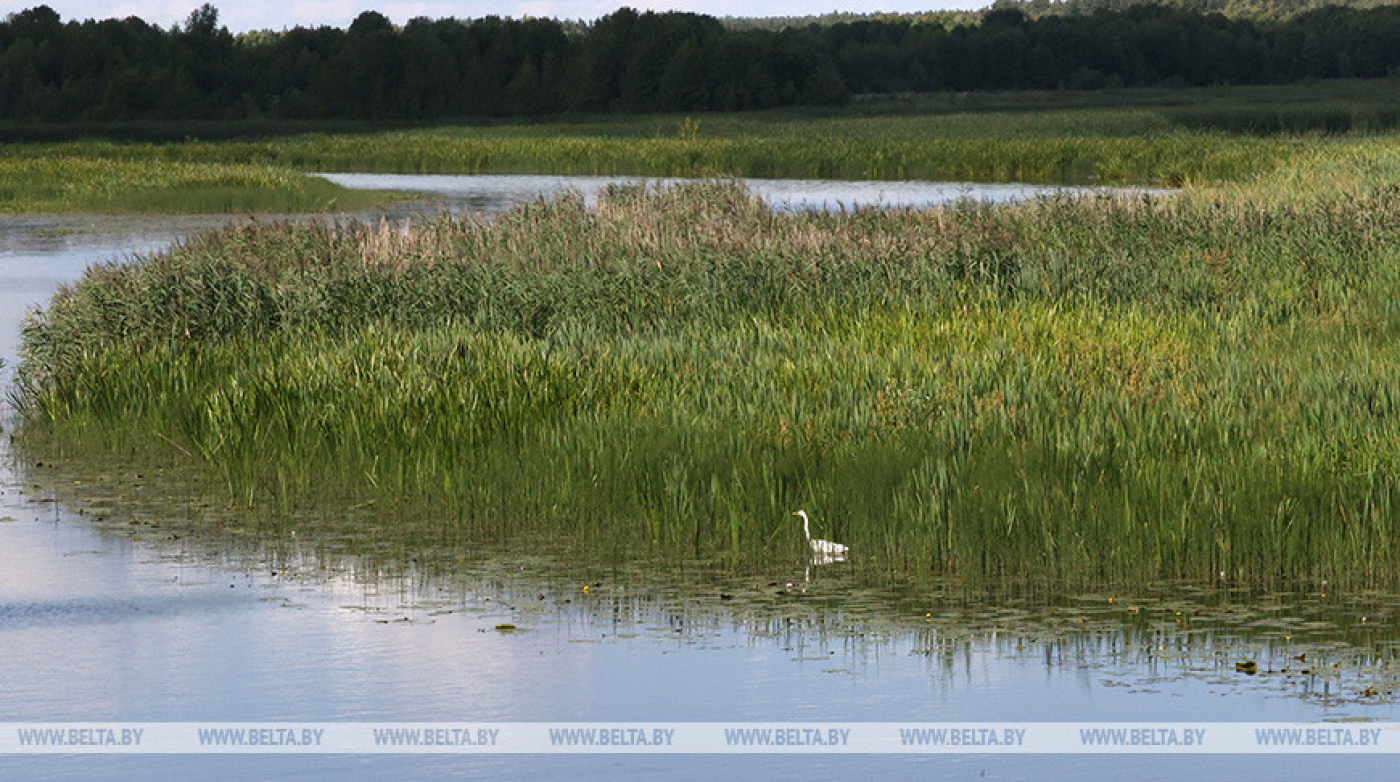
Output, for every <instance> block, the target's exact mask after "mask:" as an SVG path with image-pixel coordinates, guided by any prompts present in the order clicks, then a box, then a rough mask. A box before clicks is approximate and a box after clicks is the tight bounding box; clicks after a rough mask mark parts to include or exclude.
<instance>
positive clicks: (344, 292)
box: [20, 140, 1400, 586]
mask: <svg viewBox="0 0 1400 782" xmlns="http://www.w3.org/2000/svg"><path fill="white" fill-rule="evenodd" d="M1397 171H1400V154H1397V150H1396V149H1395V145H1394V143H1393V142H1388V141H1381V140H1376V141H1374V142H1373V143H1371V144H1368V145H1320V146H1318V147H1316V148H1312V150H1311V152H1309V153H1308V154H1301V153H1300V154H1299V155H1298V156H1297V157H1296V158H1295V160H1294V162H1293V165H1292V166H1291V167H1290V168H1287V169H1282V170H1276V171H1272V172H1268V173H1264V174H1260V175H1258V176H1257V177H1256V178H1255V179H1254V180H1253V181H1251V182H1247V183H1243V184H1238V185H1229V186H1220V187H1213V188H1192V189H1188V190H1187V191H1186V192H1185V193H1183V194H1182V195H1180V196H1178V197H1175V198H1168V199H1118V198H1095V199H1086V200H1053V201H1045V202H1037V203H1031V204H1026V205H1023V206H1020V207H1016V208H1009V209H1008V208H987V207H981V206H977V205H971V204H968V205H961V206H959V207H956V208H949V209H941V210H932V211H924V212H913V211H911V212H884V211H875V210H868V211H857V212H854V213H847V214H838V215H820V214H797V215H793V214H781V213H775V212H772V211H770V210H769V209H767V208H766V206H764V205H763V204H762V203H761V202H759V201H758V200H756V199H755V198H753V197H751V196H750V195H748V194H747V193H745V192H744V191H742V190H741V189H739V188H737V187H734V186H730V185H726V184H723V183H706V184H699V185H695V186H690V187H682V188H677V189H673V190H669V191H665V192H655V191H650V190H646V189H638V188H615V189H613V190H611V191H608V192H606V193H604V194H603V195H602V196H601V197H600V199H599V202H598V204H597V206H596V208H595V209H589V208H587V207H586V206H585V205H584V203H583V201H582V199H580V198H577V197H571V198H564V199H561V200H559V201H555V202H550V203H544V202H541V203H536V204H532V205H529V206H526V207H523V208H520V209H518V210H516V211H514V212H511V213H509V214H507V215H504V216H502V217H500V218H498V219H496V220H495V221H492V222H489V223H483V222H473V221H460V222H459V221H453V220H448V219H440V220H437V221H430V222H426V223H423V224H420V225H417V226H414V227H411V228H410V229H408V230H399V229H396V228H393V227H390V226H387V225H380V226H375V225H359V224H357V225H351V226H344V227H341V228H333V227H327V226H324V225H320V226H316V225H290V224H284V225H272V226H266V225H265V226H252V227H240V228H234V229H229V230H226V231H224V232H221V233H217V234H213V235H209V236H205V237H201V238H198V239H194V240H191V241H189V242H187V243H185V244H184V245H182V246H180V247H178V248H176V249H174V250H172V251H170V252H167V253H162V254H159V255H155V256H151V257H148V258H143V259H139V260H137V261H135V262H128V263H122V264H112V265H107V266H102V267H96V268H94V269H92V270H91V271H89V273H88V274H87V275H86V277H85V278H84V279H83V280H82V281H81V282H80V283H78V284H77V285H75V286H72V287H70V288H67V289H65V290H63V291H61V292H60V293H59V294H58V295H57V296H56V297H55V298H54V300H53V302H52V303H51V305H50V307H49V308H48V309H47V310H46V311H45V312H43V313H41V314H39V315H37V316H36V317H35V318H34V319H32V320H31V321H30V322H29V323H28V325H27V326H26V329H25V335H24V339H25V348H24V361H23V363H22V366H21V370H20V382H21V394H20V395H21V399H20V401H21V403H22V409H23V412H24V415H25V418H26V430H27V431H29V432H30V433H31V434H30V435H28V437H29V438H30V442H40V441H43V442H46V443H48V445H47V446H46V447H50V448H57V449H59V450H66V451H67V452H69V453H80V452H83V451H87V450H98V451H102V452H106V453H116V452H120V453H125V454H128V455H130V457H131V458H132V459H136V460H143V459H144V460H150V461H153V462H155V461H161V460H165V461H168V460H170V459H175V460H177V461H180V462H183V463H187V464H191V465H195V466H196V467H197V469H201V470H206V471H212V473H213V474H215V475H217V476H218V479H219V482H220V483H221V485H222V486H223V489H222V492H223V493H224V496H225V497H226V498H228V499H230V500H233V501H235V502H238V503H240V504H244V505H247V506H253V507H259V508H264V509H273V510H276V509H280V511H277V512H288V513H290V512H296V511H297V510H298V509H305V508H307V507H319V508H325V509H334V508H336V507H351V506H356V507H361V508H363V507H374V508H377V509H379V511H380V512H381V514H382V515H381V516H380V518H381V519H383V520H385V521H384V523H386V524H387V523H390V522H389V521H388V520H390V519H406V518H412V519H416V520H417V521H415V522H414V524H415V525H416V526H414V527H413V528H414V529H420V530H421V529H427V528H435V529H438V530H446V531H450V532H451V535H452V537H453V539H454V540H458V541H466V542H469V541H472V540H492V541H500V540H528V539H531V538H534V539H539V538H548V539H551V540H554V541H556V542H558V543H560V544H562V545H565V546H568V547H572V548H575V549H577V550H579V551H584V552H591V553H592V554H593V555H594V556H598V557H602V558H613V559H615V558H618V557H638V556H648V557H656V556H660V557H669V558H676V559H683V558H700V559H705V560H710V561H719V562H722V563H725V564H726V566H730V567H734V568H740V569H743V568H761V567H763V566H764V563H773V562H791V561H792V560H793V559H794V558H797V559H799V560H800V558H801V557H802V556H803V552H804V549H803V547H802V545H803V544H802V540H801V535H800V531H799V530H798V527H796V526H795V525H794V524H793V522H792V520H791V517H790V516H789V515H788V514H789V513H790V511H791V510H792V509H794V508H796V507H804V508H806V509H807V510H809V511H811V512H812V513H813V518H814V522H815V525H814V526H815V527H816V529H814V530H813V532H814V534H819V535H820V536H821V537H825V538H828V539H834V540H838V541H840V542H842V543H846V544H849V545H850V546H851V547H852V551H853V552H855V554H856V557H855V561H854V562H852V563H851V565H850V566H851V567H853V568H855V569H856V570H858V571H859V572H861V573H862V574H864V576H867V577H870V578H872V579H876V580H882V579H883V580H905V579H911V578H912V579H918V578H921V577H947V576H956V577H961V578H967V579H971V580H974V581H978V580H980V581H984V582H985V581H988V580H1015V579H1035V580H1038V581H1041V582H1044V583H1054V584H1061V585H1065V584H1077V583H1102V582H1104V581H1110V582H1112V581H1122V582H1130V581H1135V582H1145V581H1152V580H1158V579H1163V578H1185V579H1193V580H1218V579H1219V578H1221V574H1224V577H1225V578H1226V579H1228V580H1229V581H1231V582H1236V583H1238V582H1248V583H1263V582H1269V583H1276V584H1284V583H1297V582H1298V581H1299V580H1309V579H1329V580H1332V581H1333V582H1334V583H1338V584H1341V583H1351V584H1386V585H1391V586H1393V585H1394V581H1395V577H1396V574H1397V573H1400V569H1398V568H1397V567H1396V566H1397V564H1400V563H1398V562H1397V552H1396V550H1395V540H1396V532H1397V531H1396V529H1395V520H1396V513H1395V511H1396V502H1397V499H1400V496H1398V495H1400V486H1398V485H1397V477H1396V476H1397V468H1400V431H1398V429H1400V426H1397V404H1400V393H1398V392H1397V391H1396V388H1397V386H1396V384H1395V382H1394V378H1395V377H1396V376H1397V373H1398V372H1400V357H1397V353H1396V351H1395V349H1394V345H1395V339H1396V337H1397V335H1400V307H1397V305H1396V302H1397V301H1400V271H1397V270H1400V241H1397V240H1400V235H1397V234H1400V221H1397V219H1396V217H1395V216H1396V215H1397V214H1400V190H1397V189H1396V188H1395V186H1394V184H1393V183H1394V182H1395V181H1397V179H1396V174H1397ZM24 439H25V436H22V437H21V441H24ZM21 447H24V446H23V445H21ZM328 512H334V511H333V510H330V511H328ZM424 519H427V520H429V521H428V522H425V521H423V520H424ZM385 534H393V532H392V531H390V530H387V529H386V531H385ZM467 544H469V543H464V545H467Z"/></svg>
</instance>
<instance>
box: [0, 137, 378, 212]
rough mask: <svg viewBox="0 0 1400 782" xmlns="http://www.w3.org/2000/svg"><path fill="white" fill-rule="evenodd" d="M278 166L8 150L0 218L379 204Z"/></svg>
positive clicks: (0, 158) (0, 166) (1, 159)
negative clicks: (6, 214) (10, 215)
mask: <svg viewBox="0 0 1400 782" xmlns="http://www.w3.org/2000/svg"><path fill="white" fill-rule="evenodd" d="M385 200H386V197H385V196H383V195H380V194H374V193H364V192H357V191H353V190H348V189H346V188H343V187H340V186H339V185H336V184H333V183H331V182H328V181H326V180H325V179H322V178H320V177H309V176H304V175H302V174H299V173H297V172H295V171H292V170H290V169H287V168H285V167H277V166H272V165H267V164H250V163H210V162H188V161H169V160H160V159H145V160H124V159H120V158H118V157H114V156H108V155H95V154H90V153H85V152H82V151H75V150H71V149H70V150H66V151H65V150H57V149H49V148H36V147H9V148H6V149H5V150H4V153H3V154H0V213H4V212H10V213H18V212H97V213H153V212H154V213H161V212H164V213H179V214H194V213H198V214H204V213H237V212H279V213H285V214H295V213H301V212H323V211H329V210H337V209H357V208H365V207H369V206H372V205H375V204H380V203H383V202H384V201H385Z"/></svg>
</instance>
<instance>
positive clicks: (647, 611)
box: [30, 474, 1400, 705]
mask: <svg viewBox="0 0 1400 782" xmlns="http://www.w3.org/2000/svg"><path fill="white" fill-rule="evenodd" d="M30 477H33V476H32V474H31V475H30ZM48 477H49V478H51V479H52V478H55V477H57V476H56V475H54V474H50V475H49V476H48ZM51 485H52V486H53V488H54V489H55V491H58V492H59V493H60V494H72V493H74V492H73V490H72V481H71V480H67V479H62V478H60V479H57V480H54V481H53V483H52V484H51ZM151 488H157V489H163V488H168V487H167V486H165V485H163V484H161V485H157V486H153V487H151ZM88 499H89V500H90V499H91V498H90V497H89V498H88ZM139 507H140V505H139V504H131V505H127V506H126V510H111V509H104V511H103V512H104V514H107V515H105V516H104V517H103V518H104V519H105V521H103V522H101V524H102V525H103V526H105V527H107V528H109V529H112V530H116V531H120V532H121V533H123V534H129V535H135V536H138V537H145V538H147V539H149V540H151V542H153V543H154V544H155V545H156V546H157V547H158V549H159V551H160V552H161V553H162V556H171V557H178V558H180V559H185V560H190V561H194V562H198V563H206V564H216V565H218V566H221V567H225V568H230V569H235V570H240V571H243V572H246V573H252V574H259V575H260V576H261V577H264V578H266V579H268V580H269V582H271V583H276V584H281V585H292V584H301V585H304V586H309V587H313V588H315V589H317V590H320V591H331V592H334V593H338V594H344V595H345V596H346V598H347V603H346V605H347V607H352V608H354V609H355V610H359V611H362V612H364V615H365V617H366V620H367V621H406V622H435V621H446V620H447V617H450V616H454V615H457V614H466V615H468V616H474V617H481V618H482V620H483V621H484V622H486V623H487V624H488V625H490V626H496V625H509V626H514V627H516V628H520V629H521V631H523V632H527V633H528V632H531V631H536V630H541V629H546V628H557V629H558V631H559V632H562V634H563V637H565V638H572V639H595V640H603V641H608V640H612V641H637V640H640V641H642V642H654V643H664V644H668V645H677V646H679V647H681V648H687V649H695V650H703V649H706V648H722V647H729V646H736V645H737V646H743V647H751V648H755V649H771V650H776V651H779V652H781V653H782V654H784V655H786V656H787V657H788V658H790V659H791V660H793V661H794V662H795V663H796V664H821V665H823V666H825V667H823V668H822V670H823V671H826V672H831V673H849V674H852V675H875V673H874V672H875V671H877V670H878V667H879V665H880V664H881V661H888V660H895V659H900V660H904V659H909V658H911V657H913V658H919V659H921V660H923V665H924V666H925V668H926V671H927V674H928V676H929V679H930V683H931V685H932V686H934V687H936V688H938V689H939V690H941V691H948V692H955V691H958V690H959V689H961V688H975V686H976V684H975V683H976V682H977V681H979V680H980V677H983V676H985V675H987V671H988V670H995V669H997V667H998V666H1013V667H1015V668H1018V669H1025V668H1040V669H1043V670H1044V671H1045V673H1046V675H1047V676H1052V677H1070V678H1071V679H1074V680H1083V682H1084V684H1085V686H1109V687H1124V688H1127V689H1129V690H1133V691H1138V690H1140V691H1155V690H1158V689H1161V688H1173V687H1178V686H1181V683H1183V682H1188V681H1196V682H1200V683H1202V684H1204V685H1205V686H1208V687H1211V688H1213V689H1217V690H1227V691H1228V690H1238V689H1245V688H1252V689H1255V690H1257V689H1260V688H1262V689H1265V690H1269V691H1276V692H1280V693H1284V694H1287V695H1290V696H1295V697H1299V698H1302V699H1304V700H1307V701H1309V702H1311V703H1314V704H1319V705H1328V704H1338V703H1349V702H1355V703H1361V704H1365V703H1385V702H1390V701H1391V700H1392V699H1393V698H1394V697H1395V694H1396V692H1397V690H1400V631H1397V628H1396V623H1395V621H1394V619H1395V610H1396V609H1395V606H1396V602H1395V601H1394V599H1393V598H1391V597H1387V596H1386V595H1383V594H1368V595H1363V596H1357V597H1354V598H1352V599H1345V600H1344V599H1338V598H1336V597H1335V596H1334V598H1333V599H1329V600H1324V599H1321V598H1319V597H1318V596H1316V595H1308V594H1289V593H1262V592H1258V593H1256V592H1249V591H1242V590H1234V589H1220V588H1211V589H1206V588H1199V587H1190V586H1182V585H1167V586H1164V587H1162V588H1161V589H1159V590H1148V589H1144V590H1142V591H1141V592H1139V593H1137V594H1135V595H1131V596H1122V595H1107V594H1081V595H1055V596H1047V595H1020V596H1016V595H1008V594H994V593H985V592H984V593H982V594H976V593H969V592H968V591H967V590H966V587H965V586H963V585H960V584H952V583H946V584H933V585H923V586H920V587H904V588H892V587H886V588H870V587H867V586H863V585H862V584H861V583H860V582H859V580H858V578H857V577H855V576H854V575H853V574H852V573H851V572H850V571H846V570H835V571H833V570H828V569H817V570H811V569H809V570H808V572H807V578H805V579H804V578H803V577H802V572H801V571H796V570H794V571H792V572H790V573H787V574H784V575H782V576H780V577H777V578H769V579H763V578H753V577H749V578H736V577H734V576H732V575H725V574H724V573H723V572H721V571H716V570H713V569H705V568H702V567H695V568H691V569H676V568H675V567H663V566H657V567H647V566H644V565H622V564H618V565H614V566H610V567H602V566H598V565H580V564H577V563H571V562H569V561H567V560H566V559H564V558H562V557H560V556H553V555H551V554H550V553H549V552H548V551H547V549H546V548H544V547H541V548H538V549H536V552H537V553H535V554H533V555H513V554H510V553H509V552H505V551H501V550H494V549H491V548H478V549H477V550H476V551H475V553H473V554H471V555H470V556H467V555H465V554H463V553H462V552H463V549H461V548H460V547H457V546H455V545H452V544H450V543H447V542H444V544H443V545H442V546H441V547H439V548H438V549H436V550H427V549H419V548H407V547H405V546H403V545H402V542H397V543H395V542H392V541H389V542H386V541H376V540H373V539H366V538H363V537H358V536H354V535H350V534H345V533H343V532H341V533H338V534H322V533H325V532H327V530H324V529H319V528H318V527H317V525H316V523H314V522H312V521H311V520H310V519H286V520H283V521H281V522H276V523H264V524H263V525H261V526H260V527H259V534H258V535H257V536H248V535H243V534H237V533H238V531H239V530H241V529H242V525H243V524H246V521H244V522H238V523H233V522H230V521H229V520H228V519H225V520H223V521H220V513H221V511H220V510H219V509H212V508H210V509H203V510H202V511H199V512H200V513H202V514H203V515H202V516H199V517H193V518H184V519H176V518H171V517H170V516H169V515H168V513H167V515H166V516H164V517H154V516H150V515H146V514H145V513H144V512H141V511H137V512H136V515H138V516H140V517H141V519H140V520H142V521H143V522H145V523H143V524H135V525H134V524H132V523H131V522H132V520H133V519H132V518H131V517H130V515H129V514H131V513H132V511H133V509H136V508H139ZM166 509H167V511H168V510H169V508H168V506H166ZM235 515H237V514H235ZM87 518H88V520H89V521H90V522H92V521H94V518H95V517H94V516H93V515H88V517H87ZM302 522H304V523H302ZM353 526H354V525H353V524H351V525H350V527H351V528H353ZM221 530H222V531H221ZM230 532H233V533H236V537H230V535H229V533H230ZM1245 661H1251V662H1253V663H1254V664H1255V666H1256V669H1255V670H1254V672H1253V674H1252V675H1251V674H1247V673H1243V672H1241V671H1239V670H1237V665H1238V664H1240V663H1242V662H1245Z"/></svg>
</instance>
